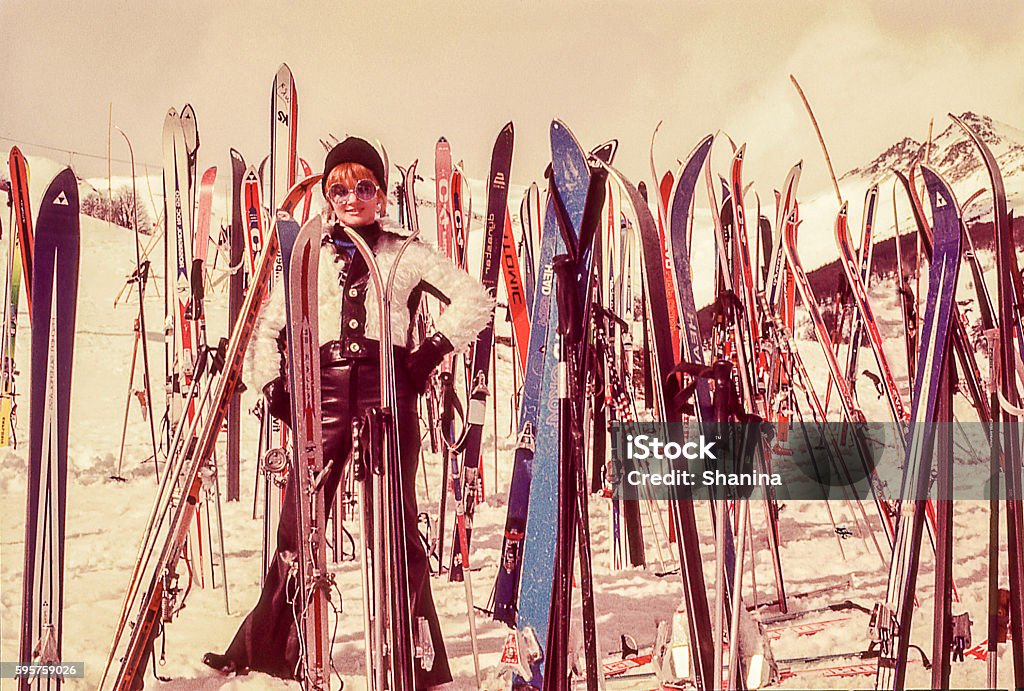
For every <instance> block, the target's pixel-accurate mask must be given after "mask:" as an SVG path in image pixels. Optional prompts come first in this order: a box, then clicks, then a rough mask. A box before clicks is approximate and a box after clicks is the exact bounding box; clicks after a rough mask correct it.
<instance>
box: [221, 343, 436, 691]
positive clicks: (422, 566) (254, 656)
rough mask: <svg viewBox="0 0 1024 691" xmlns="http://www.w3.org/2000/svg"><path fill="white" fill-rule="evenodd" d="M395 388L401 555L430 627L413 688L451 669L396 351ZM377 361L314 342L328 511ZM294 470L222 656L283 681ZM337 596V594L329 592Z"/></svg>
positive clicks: (411, 404) (289, 674)
mask: <svg viewBox="0 0 1024 691" xmlns="http://www.w3.org/2000/svg"><path fill="white" fill-rule="evenodd" d="M395 352H396V362H395V373H396V379H397V382H396V389H397V393H398V406H397V408H398V410H397V411H396V416H395V419H396V422H397V425H398V433H399V443H400V446H401V472H402V486H403V489H404V495H405V496H404V504H405V506H404V515H405V532H406V536H407V539H406V555H407V557H408V563H409V590H410V593H411V599H412V602H411V606H412V612H413V616H414V617H424V618H425V619H426V620H427V622H428V624H429V627H430V634H431V638H432V639H433V646H434V654H435V657H434V664H433V667H432V669H431V670H430V671H429V672H425V671H423V670H421V669H418V665H417V684H416V686H417V688H424V687H427V686H431V685H434V684H441V683H444V682H447V681H451V678H452V676H451V670H450V669H449V666H448V657H447V654H446V652H445V647H444V641H443V640H442V637H441V627H440V625H439V623H438V619H437V612H436V610H435V608H434V600H433V596H432V594H431V591H430V570H429V567H428V564H427V554H426V550H425V549H424V547H423V544H422V543H421V541H420V538H419V531H418V527H417V515H418V513H419V511H418V508H417V504H416V490H415V482H414V481H415V478H416V467H417V464H418V459H419V444H420V430H419V419H418V417H417V410H416V393H415V392H414V391H413V389H412V386H411V384H410V383H409V381H408V379H407V377H406V374H405V367H404V359H405V351H404V350H400V349H396V351H395ZM379 378H380V374H379V365H378V362H377V360H376V359H358V360H347V359H343V358H340V357H338V353H337V349H334V351H333V352H332V351H331V350H330V349H328V348H326V347H325V348H321V398H322V408H323V415H322V418H323V448H324V464H325V466H326V465H327V464H328V463H330V464H331V466H330V470H329V472H328V474H327V476H326V479H325V481H324V484H323V492H324V503H325V506H326V507H327V512H328V514H329V513H330V512H331V510H332V507H333V506H334V497H335V494H336V493H337V490H338V484H339V483H340V481H341V477H342V472H343V470H344V467H345V465H346V464H347V462H348V460H349V453H350V451H351V446H352V421H353V419H356V418H358V417H361V416H362V415H363V414H364V413H365V412H366V410H367V409H369V408H372V407H376V406H379V405H380V382H379ZM292 478H294V473H292V474H291V475H290V476H289V480H288V484H287V485H286V488H285V503H284V505H283V506H282V507H281V520H280V523H279V524H278V529H277V551H276V552H275V553H274V558H273V560H272V562H271V565H270V567H269V569H268V571H267V574H266V579H265V581H264V585H263V591H262V593H261V594H260V599H259V602H258V603H257V604H256V607H254V608H253V610H252V611H251V612H250V613H249V615H248V616H247V617H246V618H245V621H244V622H242V625H241V627H240V628H239V629H238V632H237V633H236V634H235V637H234V640H232V641H231V645H230V646H228V649H227V651H226V655H227V656H228V657H229V658H231V659H232V660H233V661H234V662H235V665H236V667H237V669H238V670H239V671H242V670H245V669H251V670H256V671H260V672H265V673H267V674H271V675H273V676H276V677H281V678H285V679H292V678H295V671H296V669H297V665H298V661H299V646H298V636H297V633H296V628H295V622H294V619H293V616H294V615H293V611H292V604H291V603H292V601H293V600H294V599H295V588H296V584H295V583H294V582H293V579H292V580H289V571H290V566H291V564H290V562H291V559H292V558H293V555H294V554H295V552H296V547H297V535H296V510H295V483H293V482H292ZM335 595H336V593H335Z"/></svg>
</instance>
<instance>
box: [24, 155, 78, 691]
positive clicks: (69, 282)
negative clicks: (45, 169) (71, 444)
mask: <svg viewBox="0 0 1024 691" xmlns="http://www.w3.org/2000/svg"><path fill="white" fill-rule="evenodd" d="M35 230H36V236H35V247H34V252H33V263H34V267H33V276H34V278H35V286H34V288H35V290H33V291H32V300H33V301H34V302H35V308H34V309H33V314H35V315H36V320H35V323H34V324H33V328H32V366H31V387H32V388H31V394H30V402H29V466H28V506H27V511H26V523H25V570H24V574H23V579H24V580H23V589H22V617H21V622H22V626H21V648H20V657H19V660H23V661H31V662H32V664H38V665H53V664H59V663H60V662H61V660H62V659H63V658H62V657H61V646H62V633H63V623H64V622H63V607H64V527H65V526H64V519H65V510H66V506H67V472H68V424H69V420H70V407H71V368H72V359H73V355H74V348H75V316H76V310H77V303H78V263H79V216H78V180H77V179H76V177H75V174H74V173H73V172H72V171H71V169H70V168H65V169H64V170H63V171H61V172H60V173H58V174H57V176H56V177H55V178H54V179H53V182H51V183H50V186H49V187H48V188H47V190H46V192H45V193H44V194H43V199H42V202H41V203H40V205H39V218H38V221H37V223H36V229H35ZM60 686H61V679H60V678H56V677H40V678H39V679H38V680H33V679H31V678H28V677H22V678H20V679H19V680H18V689H19V691H28V690H29V689H30V688H33V689H40V688H43V687H45V688H47V689H59V688H60Z"/></svg>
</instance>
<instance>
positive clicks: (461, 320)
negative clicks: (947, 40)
mask: <svg viewBox="0 0 1024 691" xmlns="http://www.w3.org/2000/svg"><path fill="white" fill-rule="evenodd" d="M309 222H310V223H320V224H321V226H322V227H323V229H324V230H323V232H324V233H325V234H326V233H329V232H330V230H329V229H330V228H331V227H332V226H333V225H334V218H333V216H332V215H331V214H329V213H325V214H323V215H322V216H321V217H318V218H314V219H311V220H310V221H309ZM379 222H380V226H381V229H382V230H384V231H385V232H384V233H382V234H381V236H380V239H379V240H378V241H377V243H376V247H375V248H374V255H375V257H376V259H377V264H378V266H379V267H380V271H381V274H382V275H383V276H384V277H385V280H386V279H387V276H388V274H389V273H390V271H391V266H392V265H393V264H394V262H395V258H396V257H397V256H398V250H399V248H400V247H401V244H402V238H401V237H395V236H396V235H397V236H407V235H408V231H406V230H405V229H404V228H401V227H400V226H398V225H397V224H395V223H394V222H393V221H391V219H389V218H387V217H385V218H382V219H380V221H379ZM339 262H340V260H339V257H338V254H337V252H336V251H335V249H334V247H333V245H332V244H331V243H326V244H324V245H323V246H321V248H320V264H319V268H320V271H319V277H318V297H319V301H318V310H317V312H318V318H319V330H320V344H321V345H322V344H324V343H326V342H328V341H331V340H334V339H337V338H338V337H339V335H340V333H341V317H342V315H341V304H342V294H341V290H342V289H341V281H340V273H339V268H340V263H339ZM421 282H422V283H426V284H428V285H429V286H431V287H433V288H434V289H435V290H436V291H437V292H439V293H441V294H443V295H444V296H445V297H447V299H448V300H449V304H448V306H447V307H446V308H445V310H444V312H443V313H442V314H441V315H440V316H439V317H437V318H436V319H435V321H434V328H435V331H436V332H438V333H440V334H442V335H443V336H444V337H445V338H447V339H448V340H449V341H451V343H452V345H453V346H454V347H455V350H456V351H461V350H463V349H465V348H466V347H467V346H468V345H469V344H470V343H472V342H473V341H474V339H476V336H477V334H478V333H480V331H481V330H483V328H484V327H485V326H487V323H488V321H489V320H490V318H491V314H492V313H493V310H494V298H493V297H492V296H490V295H489V294H488V293H487V291H486V290H485V289H484V287H483V286H482V285H481V284H480V283H479V282H478V281H477V280H475V279H474V278H472V277H471V276H470V275H469V274H467V273H466V272H465V271H462V270H461V269H459V268H458V267H457V266H455V264H453V263H452V262H451V261H450V260H449V259H448V258H447V257H445V256H443V255H442V254H440V253H439V252H437V251H436V250H435V249H434V248H432V247H430V246H429V245H427V244H425V243H423V242H419V241H414V242H412V244H410V245H409V247H408V249H407V250H406V251H405V253H404V254H402V256H401V260H400V261H399V262H398V270H397V271H396V272H395V283H394V293H393V297H392V304H393V305H394V307H393V308H392V311H391V338H392V342H393V343H394V344H395V345H409V344H407V343H406V341H407V337H408V333H409V321H410V314H409V309H408V307H407V304H408V302H409V296H410V295H411V293H412V292H413V291H414V290H415V289H416V288H417V286H419V285H420V284H421ZM284 327H285V305H284V286H283V284H282V282H281V281H278V282H277V283H276V284H275V285H274V289H273V291H272V292H271V295H270V300H269V301H268V302H267V304H266V305H264V306H263V309H262V311H261V313H260V316H259V318H258V320H257V322H256V327H255V332H254V333H253V340H252V343H251V344H250V346H249V352H248V353H247V354H246V362H245V374H244V376H245V383H246V386H248V387H250V388H253V387H256V388H257V390H258V389H262V388H263V386H264V385H266V384H267V382H269V381H270V380H271V379H273V378H275V377H276V376H278V374H279V373H280V369H279V368H280V354H279V352H278V346H277V336H278V334H279V333H280V331H281V329H283V328H284ZM364 334H365V335H366V337H368V338H372V339H374V340H376V339H378V338H380V316H379V314H378V309H377V294H376V290H375V289H374V287H373V283H372V282H370V284H369V286H368V289H367V292H366V322H365V331H364Z"/></svg>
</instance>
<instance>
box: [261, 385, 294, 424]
mask: <svg viewBox="0 0 1024 691" xmlns="http://www.w3.org/2000/svg"><path fill="white" fill-rule="evenodd" d="M263 395H264V396H265V397H266V399H267V410H268V411H269V412H270V415H271V416H272V417H275V418H277V419H278V420H281V421H283V422H284V423H286V424H291V419H292V397H291V393H290V392H289V391H288V377H286V376H283V375H282V376H280V377H277V378H275V379H271V380H270V383H268V384H267V385H266V386H264V387H263Z"/></svg>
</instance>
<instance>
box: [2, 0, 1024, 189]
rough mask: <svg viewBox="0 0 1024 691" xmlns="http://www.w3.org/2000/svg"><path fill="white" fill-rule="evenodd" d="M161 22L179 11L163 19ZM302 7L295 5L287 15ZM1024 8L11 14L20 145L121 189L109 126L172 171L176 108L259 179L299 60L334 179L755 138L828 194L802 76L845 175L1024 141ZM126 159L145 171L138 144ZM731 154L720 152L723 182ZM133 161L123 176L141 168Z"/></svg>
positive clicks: (378, 8) (768, 167)
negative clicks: (571, 136)
mask: <svg viewBox="0 0 1024 691" xmlns="http://www.w3.org/2000/svg"><path fill="white" fill-rule="evenodd" d="M157 5H159V6H157ZM290 5H294V7H290ZM1022 32H1024V3H1020V2H1017V1H1015V0H1006V1H1002V0H996V1H993V2H987V3H984V5H982V6H977V5H973V4H969V3H960V2H944V1H933V2H893V1H892V0H885V1H883V0H877V1H875V0H864V1H861V2H843V3H838V2H835V3H833V2H810V1H807V0H798V1H794V2H785V3H770V2H760V3H754V2H663V3H649V2H643V1H641V0H633V1H631V2H607V1H603V2H602V1H595V2H587V3H582V2H564V3H558V4H556V3H549V2H539V1H536V0H520V1H517V2H479V3H475V2H461V1H459V0H449V1H448V2H446V3H443V5H442V4H441V3H427V2H404V3H391V2H370V1H364V2H348V1H343V2H315V3H313V2H297V3H283V2H274V3H270V2H263V1H255V2H236V1H226V2H209V1H208V0H201V1H197V0H180V1H178V2H175V3H140V2H130V1H128V0H122V1H119V2H114V1H111V0H94V1H92V2H88V3H82V2H71V1H68V0H51V1H42V2H38V1H31V2H30V1H24V0H0V98H2V103H3V106H2V108H0V149H3V150H4V151H6V150H7V149H8V148H9V147H10V146H11V145H12V144H14V143H19V142H22V143H24V144H22V148H23V150H24V151H25V152H26V153H28V154H29V155H33V154H36V155H46V156H49V157H51V158H54V159H55V160H57V161H61V162H70V163H71V164H72V165H73V167H75V168H76V171H78V172H80V174H82V175H84V176H95V175H97V174H100V173H105V170H106V163H105V162H104V161H98V160H94V159H89V158H87V157H85V156H82V155H70V154H68V153H64V152H61V151H53V150H48V149H44V148H42V147H41V146H40V145H46V146H50V147H56V148H57V149H65V150H73V151H76V152H81V153H89V154H97V155H105V154H106V150H107V132H108V115H109V113H111V112H112V118H113V123H114V124H115V125H119V126H120V127H121V128H123V129H124V130H125V131H126V132H127V133H128V134H129V136H130V137H131V138H132V141H133V144H134V146H135V152H136V157H137V159H138V160H139V161H140V163H143V162H144V163H149V164H153V165H159V163H160V160H161V153H160V132H161V126H162V123H163V119H164V115H165V113H166V112H167V109H168V108H170V107H176V108H178V109H179V110H180V108H181V107H182V105H184V104H185V103H186V102H189V103H191V104H192V105H193V106H194V107H195V110H196V113H197V118H198V122H199V128H200V136H201V148H200V155H199V158H200V165H202V166H206V165H221V166H224V170H227V169H228V168H227V166H228V162H229V159H228V148H229V147H235V148H237V149H239V150H240V151H241V152H242V154H243V155H244V156H245V157H246V159H247V160H249V161H250V162H252V161H256V162H258V160H259V159H261V158H262V157H263V156H264V155H265V154H266V152H267V150H268V146H269V95H270V90H271V83H272V80H273V77H274V73H275V72H276V71H277V68H278V65H279V64H280V63H281V62H286V63H288V65H289V66H290V67H291V69H292V71H293V73H294V75H295V80H296V86H297V90H298V99H299V108H300V111H299V153H300V155H302V156H304V157H305V158H307V159H308V160H310V162H311V163H312V164H313V167H314V169H319V167H320V166H322V161H323V150H322V148H321V147H320V145H319V143H318V138H319V137H322V136H324V135H325V134H326V133H327V132H333V133H335V134H337V135H339V136H342V135H344V134H346V133H350V134H359V135H362V136H366V137H368V138H378V139H380V140H381V141H383V142H384V144H385V145H386V146H387V148H388V150H389V152H390V154H391V159H392V161H394V162H398V163H403V164H405V163H408V162H409V161H411V160H412V159H414V158H419V159H420V160H421V164H420V170H421V171H424V170H425V171H426V172H427V177H429V174H430V172H431V171H432V166H433V148H434V143H435V142H436V140H437V138H438V137H439V136H441V135H444V136H445V137H447V138H448V140H449V141H450V142H451V143H452V150H453V157H454V158H455V159H456V160H458V159H464V161H465V169H466V173H467V175H469V176H470V177H474V178H482V177H485V176H486V171H487V166H488V159H489V155H490V149H491V145H492V143H493V140H494V137H495V136H496V134H497V133H498V131H499V130H500V128H501V127H502V125H503V124H504V123H505V122H507V121H508V120H512V121H513V122H514V124H515V128H516V150H515V157H514V161H513V169H512V178H513V181H514V182H516V183H520V184H527V183H529V182H530V181H531V180H537V179H540V178H541V176H542V174H543V169H544V167H545V164H546V161H547V159H548V155H549V150H548V148H547V147H548V127H549V124H550V121H551V119H552V118H556V117H557V118H559V119H562V120H563V121H564V122H565V123H566V124H567V125H568V126H569V127H570V129H572V130H573V131H574V132H575V134H576V135H577V137H578V139H579V140H580V142H581V143H582V144H583V145H584V146H585V147H587V148H590V147H593V146H596V145H597V144H599V143H601V142H603V141H605V140H607V139H609V138H612V137H616V138H618V139H619V141H620V149H619V155H618V158H617V165H618V167H619V168H620V169H621V170H622V171H623V172H624V173H625V175H626V176H627V177H629V178H631V179H633V180H634V181H635V180H639V179H645V178H649V177H650V166H649V162H648V152H649V147H650V143H651V134H652V132H653V131H654V128H655V126H656V125H657V123H658V122H659V121H660V120H664V124H663V125H662V127H661V130H660V132H659V134H658V138H657V142H656V145H655V157H656V159H657V161H658V167H659V169H662V170H663V169H665V168H668V167H669V166H671V167H673V168H674V167H675V165H676V164H675V161H676V160H677V159H681V158H684V157H685V156H686V155H687V153H688V152H689V151H690V149H691V148H692V147H693V146H694V145H695V144H696V142H697V141H698V140H699V139H700V138H701V137H702V136H704V135H705V134H707V133H709V132H716V131H719V130H721V131H723V132H726V133H728V134H729V135H730V136H731V137H732V138H733V139H734V140H735V141H736V142H737V143H741V142H747V144H748V146H747V152H746V164H745V166H746V167H745V175H744V178H745V181H746V182H753V183H754V184H755V188H758V189H760V190H762V196H764V195H766V194H770V193H769V192H768V190H770V189H771V188H773V187H778V186H780V185H781V184H782V182H783V180H784V178H785V175H786V172H787V171H788V169H789V167H790V166H791V165H792V164H794V163H796V162H797V161H798V160H801V159H802V160H804V161H805V167H804V174H803V178H802V183H801V184H802V188H803V189H804V190H806V191H813V190H820V189H825V188H827V187H829V185H830V183H829V180H828V176H827V172H826V170H825V167H824V163H823V162H822V156H821V154H820V150H819V148H818V143H817V140H816V138H815V136H814V132H813V130H812V129H811V126H810V122H809V120H808V118H807V115H806V113H805V112H804V110H803V107H802V105H801V103H800V101H799V99H798V97H797V95H796V92H795V90H794V89H793V87H792V84H791V83H790V80H789V75H790V74H794V75H795V76H796V77H797V79H799V80H800V82H801V85H802V86H803V88H804V90H805V92H806V93H807V96H808V98H809V99H810V102H811V105H812V106H813V107H814V109H815V113H816V115H817V118H818V121H819V123H820V124H821V127H822V129H823V132H824V136H825V138H826V141H827V144H828V146H829V149H830V153H831V156H832V161H833V163H834V165H835V167H836V168H837V170H838V172H839V173H840V174H841V173H842V172H843V171H845V170H848V169H850V168H853V167H856V166H858V165H862V164H863V163H866V162H867V161H870V160H871V159H872V158H874V157H875V155H877V154H878V153H880V152H881V151H883V150H884V149H885V148H887V147H888V146H890V145H891V144H892V143H893V142H895V141H897V140H899V139H901V138H902V137H904V136H912V137H914V138H915V139H918V140H923V139H925V138H926V137H927V134H928V126H929V121H930V119H932V118H934V120H935V127H936V132H939V131H941V130H942V129H944V128H945V127H946V126H947V124H948V122H949V121H948V118H946V116H945V114H946V113H947V112H949V111H952V112H955V113H959V112H962V111H964V110H973V111H975V112H979V113H982V114H985V115H989V116H991V117H993V118H995V119H997V120H1001V121H1003V122H1006V123H1009V124H1013V125H1016V126H1018V127H1020V126H1022V125H1024V41H1022V40H1021V35H1022ZM114 137H115V140H114V144H113V156H114V157H115V158H127V156H126V154H127V151H126V149H125V147H124V145H123V143H122V142H120V141H119V139H117V134H116V132H115V134H114ZM727 157H728V147H727V146H724V145H723V146H716V149H715V159H714V160H715V161H716V165H718V166H724V164H725V161H726V160H727ZM126 172H127V167H126V166H125V165H124V164H117V163H115V164H114V174H115V175H117V174H118V173H121V174H124V173H126Z"/></svg>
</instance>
